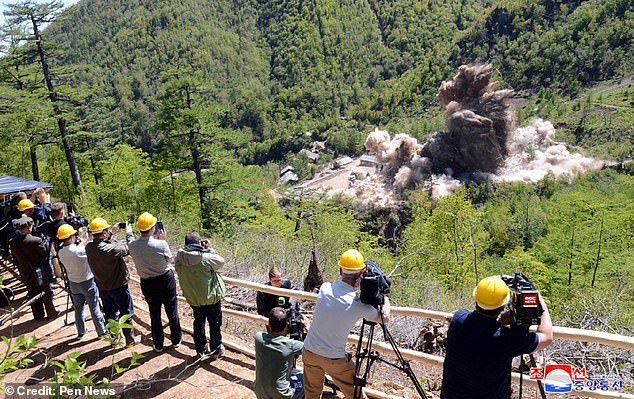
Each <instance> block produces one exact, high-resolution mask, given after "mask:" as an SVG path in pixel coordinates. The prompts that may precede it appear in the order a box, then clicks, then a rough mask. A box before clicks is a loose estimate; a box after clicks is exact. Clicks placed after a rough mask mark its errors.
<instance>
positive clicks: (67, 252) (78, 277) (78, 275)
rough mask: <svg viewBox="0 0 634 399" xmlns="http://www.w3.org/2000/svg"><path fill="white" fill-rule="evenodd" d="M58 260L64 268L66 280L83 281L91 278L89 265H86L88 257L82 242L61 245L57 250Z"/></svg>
mask: <svg viewBox="0 0 634 399" xmlns="http://www.w3.org/2000/svg"><path fill="white" fill-rule="evenodd" d="M57 256H59V260H60V262H62V264H63V265H64V267H65V268H66V274H67V275H68V280H70V281H71V282H73V283H83V282H84V281H86V280H89V279H91V278H93V275H92V271H91V270H90V266H88V258H87V257H86V247H85V246H84V244H79V245H77V244H75V243H73V244H71V245H69V246H68V247H67V246H63V247H62V249H60V250H59V253H58V255H57Z"/></svg>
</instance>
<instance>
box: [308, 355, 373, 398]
mask: <svg viewBox="0 0 634 399" xmlns="http://www.w3.org/2000/svg"><path fill="white" fill-rule="evenodd" d="M302 360H303V362H304V393H305V395H306V396H305V399H319V398H321V393H322V391H323V389H324V376H325V374H326V373H328V375H329V376H330V377H331V378H332V380H333V382H334V383H335V385H337V386H338V387H339V389H340V390H341V392H342V393H343V394H344V395H345V397H346V398H348V399H353V397H354V386H353V385H352V382H353V381H354V362H353V361H352V360H348V359H347V358H345V359H328V358H326V357H323V356H319V355H317V354H315V353H313V352H311V351H309V350H307V349H304V352H303V354H302ZM363 397H364V398H365V397H366V396H365V394H363Z"/></svg>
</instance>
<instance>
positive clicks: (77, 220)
mask: <svg viewBox="0 0 634 399" xmlns="http://www.w3.org/2000/svg"><path fill="white" fill-rule="evenodd" d="M65 221H66V223H68V224H70V225H71V226H73V229H75V230H79V229H80V228H81V227H87V226H88V224H89V222H88V219H86V218H85V217H84V216H82V215H73V216H67V217H66V218H65Z"/></svg>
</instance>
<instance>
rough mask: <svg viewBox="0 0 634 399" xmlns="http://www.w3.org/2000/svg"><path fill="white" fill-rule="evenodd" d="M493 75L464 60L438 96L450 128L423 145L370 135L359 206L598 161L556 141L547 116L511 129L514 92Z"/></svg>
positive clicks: (358, 185) (537, 176)
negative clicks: (370, 169)
mask: <svg viewBox="0 0 634 399" xmlns="http://www.w3.org/2000/svg"><path fill="white" fill-rule="evenodd" d="M494 72H495V70H494V68H493V66H491V65H475V66H467V65H463V66H461V67H460V68H459V70H458V73H457V74H456V76H454V78H453V80H451V81H446V82H443V83H442V84H441V86H440V89H439V91H438V99H439V102H440V104H441V105H442V106H443V108H444V109H445V117H446V123H447V131H446V132H435V133H433V134H431V135H430V137H429V138H428V139H427V141H426V142H425V143H424V144H420V143H418V141H417V140H416V139H415V138H413V137H411V136H409V135H407V134H404V133H400V134H397V135H395V136H394V137H393V138H390V135H389V133H388V132H387V131H384V130H379V129H378V128H377V129H375V130H374V132H372V133H370V135H369V136H368V137H367V139H366V142H365V148H366V150H367V151H368V153H369V154H373V155H375V156H376V159H377V162H378V164H379V166H377V168H376V171H377V173H376V174H371V173H366V174H365V175H364V174H363V173H357V174H356V175H355V174H354V173H353V174H352V175H351V178H350V186H349V189H352V190H354V193H350V194H353V196H354V197H356V199H357V201H358V202H360V203H361V204H362V206H365V207H385V206H392V205H394V204H397V203H398V199H397V198H398V194H399V193H401V192H403V191H404V190H405V189H408V188H414V187H416V186H421V187H423V188H426V189H428V190H429V191H430V192H431V194H432V196H433V197H441V196H445V195H449V194H451V193H453V192H454V191H455V190H456V188H457V187H459V185H460V184H461V182H464V181H471V180H475V181H481V180H483V179H487V178H488V179H491V180H493V181H524V182H537V181H539V180H541V179H542V178H543V177H544V176H545V175H546V174H547V173H548V172H552V173H553V174H554V175H555V176H559V175H562V174H575V173H580V172H584V171H587V170H591V169H598V168H601V167H602V166H603V162H601V161H598V160H594V159H592V158H588V157H584V156H582V155H581V154H575V153H570V152H569V151H568V149H567V148H566V146H565V145H563V144H558V143H556V142H555V128H554V127H553V125H552V124H551V123H550V122H548V121H545V120H543V119H535V120H533V121H532V122H531V124H530V125H529V126H527V127H520V128H516V113H515V110H514V109H513V106H512V102H511V99H512V97H513V90H510V89H502V90H499V89H498V88H497V83H496V81H495V80H494V79H493V78H494V77H495V74H494Z"/></svg>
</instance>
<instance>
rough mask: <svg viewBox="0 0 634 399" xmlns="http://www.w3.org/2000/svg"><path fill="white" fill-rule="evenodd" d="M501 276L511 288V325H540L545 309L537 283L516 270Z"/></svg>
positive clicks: (509, 305)
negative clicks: (512, 273) (540, 299)
mask: <svg viewBox="0 0 634 399" xmlns="http://www.w3.org/2000/svg"><path fill="white" fill-rule="evenodd" d="M500 278H502V281H504V282H505V283H506V285H507V286H508V287H509V290H510V295H511V299H510V301H509V304H508V308H509V310H510V312H511V325H514V326H520V327H527V328H528V327H530V326H532V325H539V323H540V322H541V316H542V313H544V309H543V308H542V304H541V302H540V301H539V291H537V288H536V287H535V284H533V282H532V281H531V280H530V279H529V278H528V277H527V276H526V275H525V274H524V273H522V272H515V274H514V275H512V276H510V275H507V274H503V275H501V276H500Z"/></svg>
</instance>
